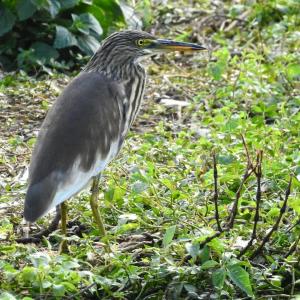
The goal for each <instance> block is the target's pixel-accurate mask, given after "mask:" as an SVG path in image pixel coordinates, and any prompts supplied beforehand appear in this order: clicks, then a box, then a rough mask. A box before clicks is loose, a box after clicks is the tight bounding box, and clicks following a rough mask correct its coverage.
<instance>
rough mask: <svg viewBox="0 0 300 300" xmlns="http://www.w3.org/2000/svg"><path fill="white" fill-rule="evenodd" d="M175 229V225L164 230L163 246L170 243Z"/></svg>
mask: <svg viewBox="0 0 300 300" xmlns="http://www.w3.org/2000/svg"><path fill="white" fill-rule="evenodd" d="M175 230H176V225H173V226H170V227H169V228H168V229H167V230H166V232H165V235H164V238H163V246H164V247H167V246H168V245H169V244H170V243H171V241H172V240H173V237H174V234H175Z"/></svg>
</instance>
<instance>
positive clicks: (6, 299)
mask: <svg viewBox="0 0 300 300" xmlns="http://www.w3.org/2000/svg"><path fill="white" fill-rule="evenodd" d="M16 299H17V298H15V297H14V296H13V295H12V294H10V293H7V292H4V293H2V294H0V300H16Z"/></svg>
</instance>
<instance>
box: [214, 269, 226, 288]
mask: <svg viewBox="0 0 300 300" xmlns="http://www.w3.org/2000/svg"><path fill="white" fill-rule="evenodd" d="M225 277H226V271H225V269H224V268H221V269H219V270H216V271H215V272H213V273H212V283H213V285H214V287H216V288H218V289H222V288H223V286H224V282H225Z"/></svg>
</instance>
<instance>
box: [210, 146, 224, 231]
mask: <svg viewBox="0 0 300 300" xmlns="http://www.w3.org/2000/svg"><path fill="white" fill-rule="evenodd" d="M212 156H213V162H214V204H215V219H216V221H217V226H218V230H219V231H220V232H222V227H221V224H220V218H219V208H218V199H219V193H218V169H217V159H216V153H215V152H214V151H213V154H212Z"/></svg>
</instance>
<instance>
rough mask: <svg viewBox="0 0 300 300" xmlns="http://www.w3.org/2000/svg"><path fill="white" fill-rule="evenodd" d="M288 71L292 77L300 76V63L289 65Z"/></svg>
mask: <svg viewBox="0 0 300 300" xmlns="http://www.w3.org/2000/svg"><path fill="white" fill-rule="evenodd" d="M287 73H288V76H289V77H290V78H294V77H298V76H300V64H292V65H289V66H288V67H287Z"/></svg>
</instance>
